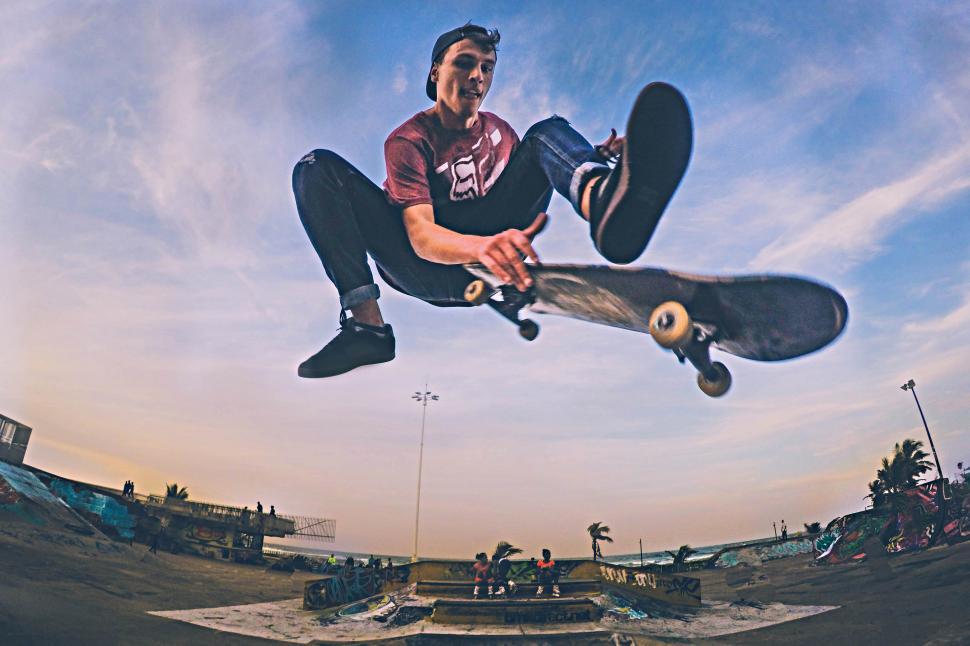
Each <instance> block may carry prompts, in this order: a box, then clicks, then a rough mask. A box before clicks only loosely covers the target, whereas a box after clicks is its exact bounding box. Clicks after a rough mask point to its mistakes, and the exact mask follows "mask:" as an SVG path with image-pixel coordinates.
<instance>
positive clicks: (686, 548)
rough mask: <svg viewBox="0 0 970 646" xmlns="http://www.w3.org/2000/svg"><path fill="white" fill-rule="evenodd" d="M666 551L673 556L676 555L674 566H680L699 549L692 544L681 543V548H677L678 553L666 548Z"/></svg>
mask: <svg viewBox="0 0 970 646" xmlns="http://www.w3.org/2000/svg"><path fill="white" fill-rule="evenodd" d="M666 552H667V554H670V555H671V556H672V557H674V567H678V566H681V565H683V564H684V563H685V562H686V561H687V557H688V556H690V555H691V554H696V553H697V550H695V549H694V548H693V547H691V546H690V545H681V546H680V549H678V550H677V553H676V554H674V553H673V552H671V551H670V550H666Z"/></svg>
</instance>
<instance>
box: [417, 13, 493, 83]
mask: <svg viewBox="0 0 970 646" xmlns="http://www.w3.org/2000/svg"><path fill="white" fill-rule="evenodd" d="M471 34H482V35H485V36H487V35H488V30H487V29H485V28H484V27H479V26H478V25H473V24H471V23H470V22H469V23H466V24H464V25H462V26H461V27H455V28H454V29H452V30H451V31H446V32H445V33H443V34H441V35H440V36H438V40H436V41H434V49H432V50H431V64H432V65H434V62H435V61H436V60H437V59H438V57H439V56H441V53H442V52H444V51H445V50H446V49H448V48H449V47H451V46H452V45H454V44H455V43H457V42H458V41H459V40H464V39H465V38H468V36H470V35H471ZM424 93H425V94H427V95H428V98H429V99H431V100H432V101H437V100H438V88H437V86H436V85H435V83H433V82H432V81H431V70H428V80H427V81H426V82H425V84H424Z"/></svg>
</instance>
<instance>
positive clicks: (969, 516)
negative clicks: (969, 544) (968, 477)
mask: <svg viewBox="0 0 970 646" xmlns="http://www.w3.org/2000/svg"><path fill="white" fill-rule="evenodd" d="M943 534H944V536H946V542H947V543H948V544H950V545H954V544H956V543H961V542H963V541H965V540H968V539H970V496H964V497H963V498H954V499H952V500H949V501H947V506H946V514H945V516H944V519H943Z"/></svg>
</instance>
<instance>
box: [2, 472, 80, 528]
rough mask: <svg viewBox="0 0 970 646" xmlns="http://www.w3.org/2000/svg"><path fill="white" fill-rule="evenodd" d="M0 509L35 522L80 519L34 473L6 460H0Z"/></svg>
mask: <svg viewBox="0 0 970 646" xmlns="http://www.w3.org/2000/svg"><path fill="white" fill-rule="evenodd" d="M0 512H3V514H4V515H7V516H8V517H10V518H13V519H17V520H20V521H24V522H28V523H30V524H32V525H37V526H44V525H48V524H49V523H53V524H55V525H57V526H62V525H64V524H65V523H74V524H83V522H84V521H83V520H81V519H80V518H78V517H77V514H75V513H74V512H72V511H71V510H70V509H69V508H68V507H67V505H65V504H64V502H63V501H62V500H61V499H59V498H58V497H57V496H55V495H54V494H52V493H51V492H50V490H49V489H48V488H47V487H46V486H45V485H44V483H43V482H41V481H40V479H39V478H38V477H37V476H36V475H34V474H33V473H31V472H30V471H28V470H26V469H22V468H20V467H15V466H13V465H11V464H7V463H6V462H0Z"/></svg>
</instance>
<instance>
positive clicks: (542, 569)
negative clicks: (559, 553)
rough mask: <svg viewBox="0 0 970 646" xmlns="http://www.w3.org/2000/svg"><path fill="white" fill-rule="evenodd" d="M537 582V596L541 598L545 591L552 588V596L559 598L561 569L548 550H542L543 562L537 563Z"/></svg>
mask: <svg viewBox="0 0 970 646" xmlns="http://www.w3.org/2000/svg"><path fill="white" fill-rule="evenodd" d="M536 572H537V576H536V580H537V581H538V582H539V587H538V588H536V596H537V597H541V596H542V595H543V594H544V593H545V589H546V588H547V587H549V586H550V585H551V586H552V596H554V597H558V596H559V567H558V566H557V565H556V562H555V561H553V560H552V552H550V551H549V550H548V549H544V550H542V560H541V561H537V562H536Z"/></svg>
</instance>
